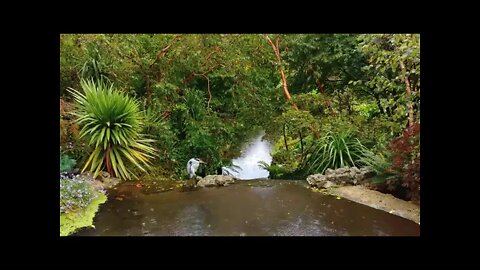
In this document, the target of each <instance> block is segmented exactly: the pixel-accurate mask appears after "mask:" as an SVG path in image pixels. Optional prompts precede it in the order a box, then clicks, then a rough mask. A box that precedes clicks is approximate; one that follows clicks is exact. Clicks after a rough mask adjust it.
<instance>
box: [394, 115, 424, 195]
mask: <svg viewBox="0 0 480 270" xmlns="http://www.w3.org/2000/svg"><path fill="white" fill-rule="evenodd" d="M390 149H391V151H392V154H393V162H392V166H391V168H390V169H391V170H393V171H395V172H397V175H398V181H397V182H394V183H392V184H393V185H394V184H400V185H401V186H402V187H404V188H406V189H407V193H406V199H409V200H412V201H414V202H419V201H420V124H419V123H418V122H417V123H414V124H413V125H412V126H411V127H409V128H407V129H405V131H404V132H403V134H402V136H400V137H398V138H396V139H395V140H393V141H392V142H391V144H390Z"/></svg>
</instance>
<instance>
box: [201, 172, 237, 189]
mask: <svg viewBox="0 0 480 270" xmlns="http://www.w3.org/2000/svg"><path fill="white" fill-rule="evenodd" d="M233 183H235V177H233V176H231V175H207V176H205V177H204V178H201V179H200V180H199V181H198V182H197V186H199V187H214V186H228V185H230V184H233Z"/></svg>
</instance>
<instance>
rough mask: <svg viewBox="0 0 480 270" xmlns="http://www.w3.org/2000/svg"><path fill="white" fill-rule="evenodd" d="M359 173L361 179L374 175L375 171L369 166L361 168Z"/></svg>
mask: <svg viewBox="0 0 480 270" xmlns="http://www.w3.org/2000/svg"><path fill="white" fill-rule="evenodd" d="M360 173H361V174H362V175H363V179H366V178H369V177H372V176H374V175H375V171H374V170H372V169H371V168H369V167H363V168H361V169H360Z"/></svg>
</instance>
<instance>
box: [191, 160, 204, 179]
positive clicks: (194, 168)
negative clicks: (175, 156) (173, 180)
mask: <svg viewBox="0 0 480 270" xmlns="http://www.w3.org/2000/svg"><path fill="white" fill-rule="evenodd" d="M200 163H202V164H206V162H204V161H203V160H201V159H199V158H192V159H190V160H189V161H188V162H187V173H188V178H190V179H192V178H193V177H194V176H197V175H196V172H197V170H198V167H199V166H200Z"/></svg>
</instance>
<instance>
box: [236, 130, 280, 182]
mask: <svg viewBox="0 0 480 270" xmlns="http://www.w3.org/2000/svg"><path fill="white" fill-rule="evenodd" d="M263 135H265V132H264V131H262V133H261V134H260V135H258V136H256V137H255V138H254V139H253V140H251V141H250V142H248V143H247V144H246V145H245V146H244V148H243V150H242V154H241V156H240V157H238V158H236V159H233V160H232V163H233V164H234V165H236V166H240V168H241V170H240V169H239V170H238V171H239V172H238V173H236V172H232V174H233V175H235V177H237V178H239V179H244V180H247V179H255V178H267V177H268V175H269V172H268V171H267V170H265V169H262V168H261V167H259V166H258V165H259V164H258V162H259V161H265V162H266V163H268V164H269V165H270V164H271V163H272V156H271V154H270V151H271V150H272V145H271V144H270V143H269V142H268V141H266V140H262V137H263Z"/></svg>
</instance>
